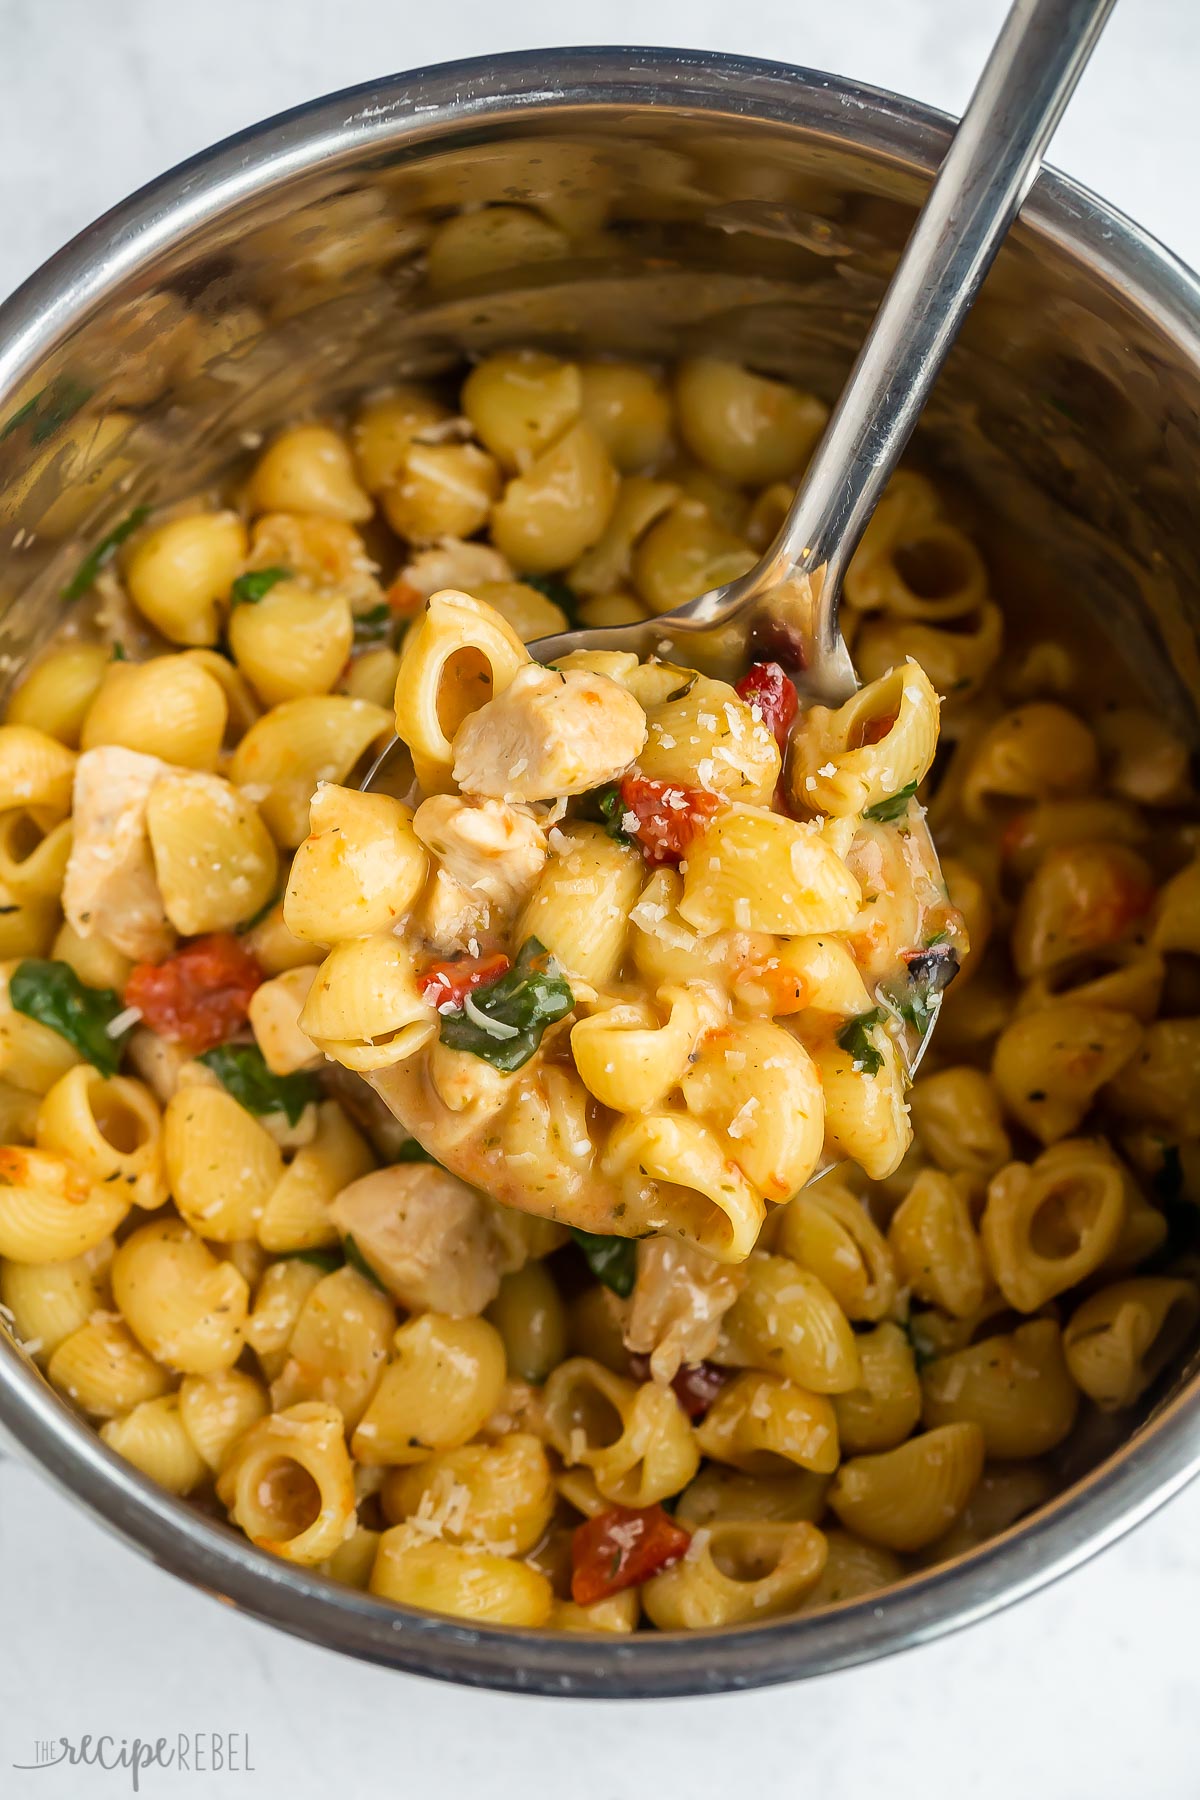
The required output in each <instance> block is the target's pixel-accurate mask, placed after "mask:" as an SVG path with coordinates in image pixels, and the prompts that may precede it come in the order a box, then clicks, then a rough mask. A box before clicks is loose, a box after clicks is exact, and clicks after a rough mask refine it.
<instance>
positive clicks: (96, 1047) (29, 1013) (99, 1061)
mask: <svg viewBox="0 0 1200 1800" xmlns="http://www.w3.org/2000/svg"><path fill="white" fill-rule="evenodd" d="M8 997H9V999H10V1000H11V1001H12V1004H13V1006H14V1007H15V1008H16V1010H17V1012H19V1013H24V1014H25V1017H26V1018H27V1019H36V1020H37V1022H38V1024H39V1025H48V1026H49V1027H50V1029H51V1031H57V1033H58V1035H59V1037H62V1038H66V1040H67V1042H68V1044H71V1045H72V1046H73V1047H74V1048H75V1049H76V1050H78V1051H79V1054H80V1055H81V1056H83V1057H86V1059H87V1061H88V1062H90V1063H91V1064H92V1065H93V1067H95V1068H97V1069H99V1071H100V1073H101V1074H102V1075H115V1074H116V1072H117V1070H118V1069H119V1068H120V1066H121V1052H122V1051H123V1049H124V1048H125V1044H126V1041H127V1040H128V1037H129V1033H130V1032H131V1031H132V1030H133V1027H132V1025H130V1026H127V1027H126V1028H125V1030H123V1031H120V1032H118V1033H117V1034H116V1036H115V1037H114V1036H113V1034H112V1033H111V1032H110V1031H109V1026H110V1025H111V1024H112V1022H113V1020H114V1019H115V1018H117V1017H118V1015H119V1014H120V1013H122V1012H123V1011H124V1010H125V1005H124V1002H123V1001H122V999H121V996H120V995H119V994H117V993H115V992H114V991H113V989H112V988H94V987H86V986H85V985H84V983H83V982H82V981H80V979H79V977H78V975H77V974H76V973H75V971H74V969H73V968H72V967H71V965H70V964H69V963H65V962H46V961H43V960H42V959H41V958H39V957H27V958H26V959H25V961H24V962H20V963H18V964H17V966H16V968H15V969H14V970H13V972H12V975H11V977H10V979H9V983H8Z"/></svg>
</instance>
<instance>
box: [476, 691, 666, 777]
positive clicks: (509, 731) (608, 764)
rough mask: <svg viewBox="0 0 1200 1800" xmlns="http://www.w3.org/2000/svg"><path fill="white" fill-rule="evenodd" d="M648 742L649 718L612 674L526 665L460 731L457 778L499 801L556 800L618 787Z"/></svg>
mask: <svg viewBox="0 0 1200 1800" xmlns="http://www.w3.org/2000/svg"><path fill="white" fill-rule="evenodd" d="M645 741H646V715H645V713H644V712H643V711H642V709H641V707H640V706H639V705H638V703H637V701H636V700H635V699H634V697H633V695H632V694H630V693H628V692H627V691H626V689H625V688H623V687H619V686H618V685H617V683H616V682H615V681H610V680H609V678H608V676H607V675H595V674H592V673H591V672H590V671H589V670H584V669H543V668H542V667H541V665H540V664H539V663H527V664H526V665H525V667H524V668H521V669H518V670H517V673H516V674H515V675H514V676H513V678H512V680H511V681H510V682H509V684H508V686H507V687H506V688H505V689H504V691H503V693H501V694H497V696H496V698H495V699H494V700H489V701H488V702H487V703H486V705H484V706H481V707H480V708H479V710H478V711H477V712H473V713H471V714H470V715H469V716H468V717H467V718H466V719H465V720H464V721H463V723H462V725H460V727H459V729H458V732H457V735H456V736H455V739H454V779H455V781H456V782H457V784H458V786H459V787H460V788H462V789H463V791H464V792H465V793H468V794H482V795H486V796H489V797H490V798H493V799H496V800H517V801H520V800H553V799H555V798H556V797H557V796H558V795H560V794H583V793H586V791H587V790H588V788H593V787H599V785H600V784H601V783H602V782H605V781H612V780H614V779H615V777H616V776H618V775H620V774H622V773H623V772H624V771H625V770H626V769H627V768H628V767H629V765H630V763H631V762H632V761H633V759H634V757H635V756H636V755H637V754H638V751H639V750H640V749H641V748H642V745H643V744H644V743H645Z"/></svg>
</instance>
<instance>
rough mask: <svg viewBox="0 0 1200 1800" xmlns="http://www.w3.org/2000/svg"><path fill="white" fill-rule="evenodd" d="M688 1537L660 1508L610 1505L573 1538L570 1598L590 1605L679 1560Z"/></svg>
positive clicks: (646, 1578) (634, 1585) (647, 1578)
mask: <svg viewBox="0 0 1200 1800" xmlns="http://www.w3.org/2000/svg"><path fill="white" fill-rule="evenodd" d="M691 1541H692V1534H691V1532H690V1531H685V1530H684V1528H683V1526H682V1525H677V1524H676V1523H675V1521H674V1519H673V1518H672V1517H671V1515H670V1513H669V1512H665V1511H664V1510H663V1508H662V1507H661V1506H612V1507H610V1508H609V1509H608V1511H607V1512H602V1513H597V1515H596V1517H595V1518H594V1519H585V1520H584V1522H583V1524H582V1525H578V1526H576V1528H575V1532H574V1535H573V1536H572V1539H571V1598H572V1600H574V1601H575V1603H576V1605H577V1606H591V1605H592V1604H593V1602H595V1601H596V1600H606V1599H607V1598H608V1596H609V1594H619V1593H620V1591H621V1589H622V1588H629V1587H637V1586H638V1584H639V1582H642V1581H648V1580H649V1579H650V1577H651V1575H657V1574H658V1572H659V1570H660V1569H665V1568H667V1567H668V1565H669V1564H671V1563H673V1562H678V1561H679V1558H680V1557H681V1556H682V1555H683V1553H684V1551H685V1550H686V1549H687V1547H688V1545H689V1544H690V1543H691Z"/></svg>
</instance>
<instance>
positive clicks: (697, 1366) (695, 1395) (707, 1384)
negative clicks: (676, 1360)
mask: <svg viewBox="0 0 1200 1800" xmlns="http://www.w3.org/2000/svg"><path fill="white" fill-rule="evenodd" d="M629 1372H630V1374H631V1375H632V1376H633V1378H634V1380H635V1381H649V1379H650V1358H649V1357H648V1356H642V1355H640V1354H639V1353H638V1352H636V1351H635V1352H634V1354H633V1355H632V1356H631V1357H630V1358H629ZM731 1374H732V1370H730V1369H721V1368H718V1367H717V1365H716V1363H710V1362H698V1363H683V1364H681V1365H680V1367H679V1369H678V1371H677V1372H676V1374H675V1377H674V1379H673V1380H672V1382H671V1387H672V1389H673V1390H674V1394H675V1398H676V1399H677V1400H678V1402H679V1404H680V1406H682V1408H683V1410H684V1412H685V1413H686V1414H687V1416H688V1418H689V1419H702V1418H703V1417H704V1415H705V1413H706V1412H707V1411H708V1409H709V1407H710V1406H711V1405H712V1403H713V1401H714V1400H715V1399H716V1397H717V1395H718V1394H719V1393H720V1391H721V1389H722V1388H723V1387H724V1386H725V1383H726V1382H727V1381H728V1380H729V1378H730V1375H731Z"/></svg>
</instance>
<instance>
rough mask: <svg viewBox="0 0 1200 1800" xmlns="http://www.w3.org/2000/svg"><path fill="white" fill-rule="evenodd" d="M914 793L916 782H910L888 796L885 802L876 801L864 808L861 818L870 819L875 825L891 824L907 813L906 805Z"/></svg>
mask: <svg viewBox="0 0 1200 1800" xmlns="http://www.w3.org/2000/svg"><path fill="white" fill-rule="evenodd" d="M916 791H917V784H916V782H915V781H910V782H909V783H908V785H907V787H902V788H897V790H896V792H895V793H894V794H889V795H888V797H887V799H886V800H877V801H876V802H875V804H874V806H867V807H864V808H863V818H864V819H870V820H871V821H872V822H873V823H874V824H876V825H891V824H893V823H894V822H895V821H896V820H897V819H902V818H903V817H904V815H905V813H906V812H907V811H908V803H909V801H910V800H911V799H912V797H913V795H914V794H915V793H916Z"/></svg>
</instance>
